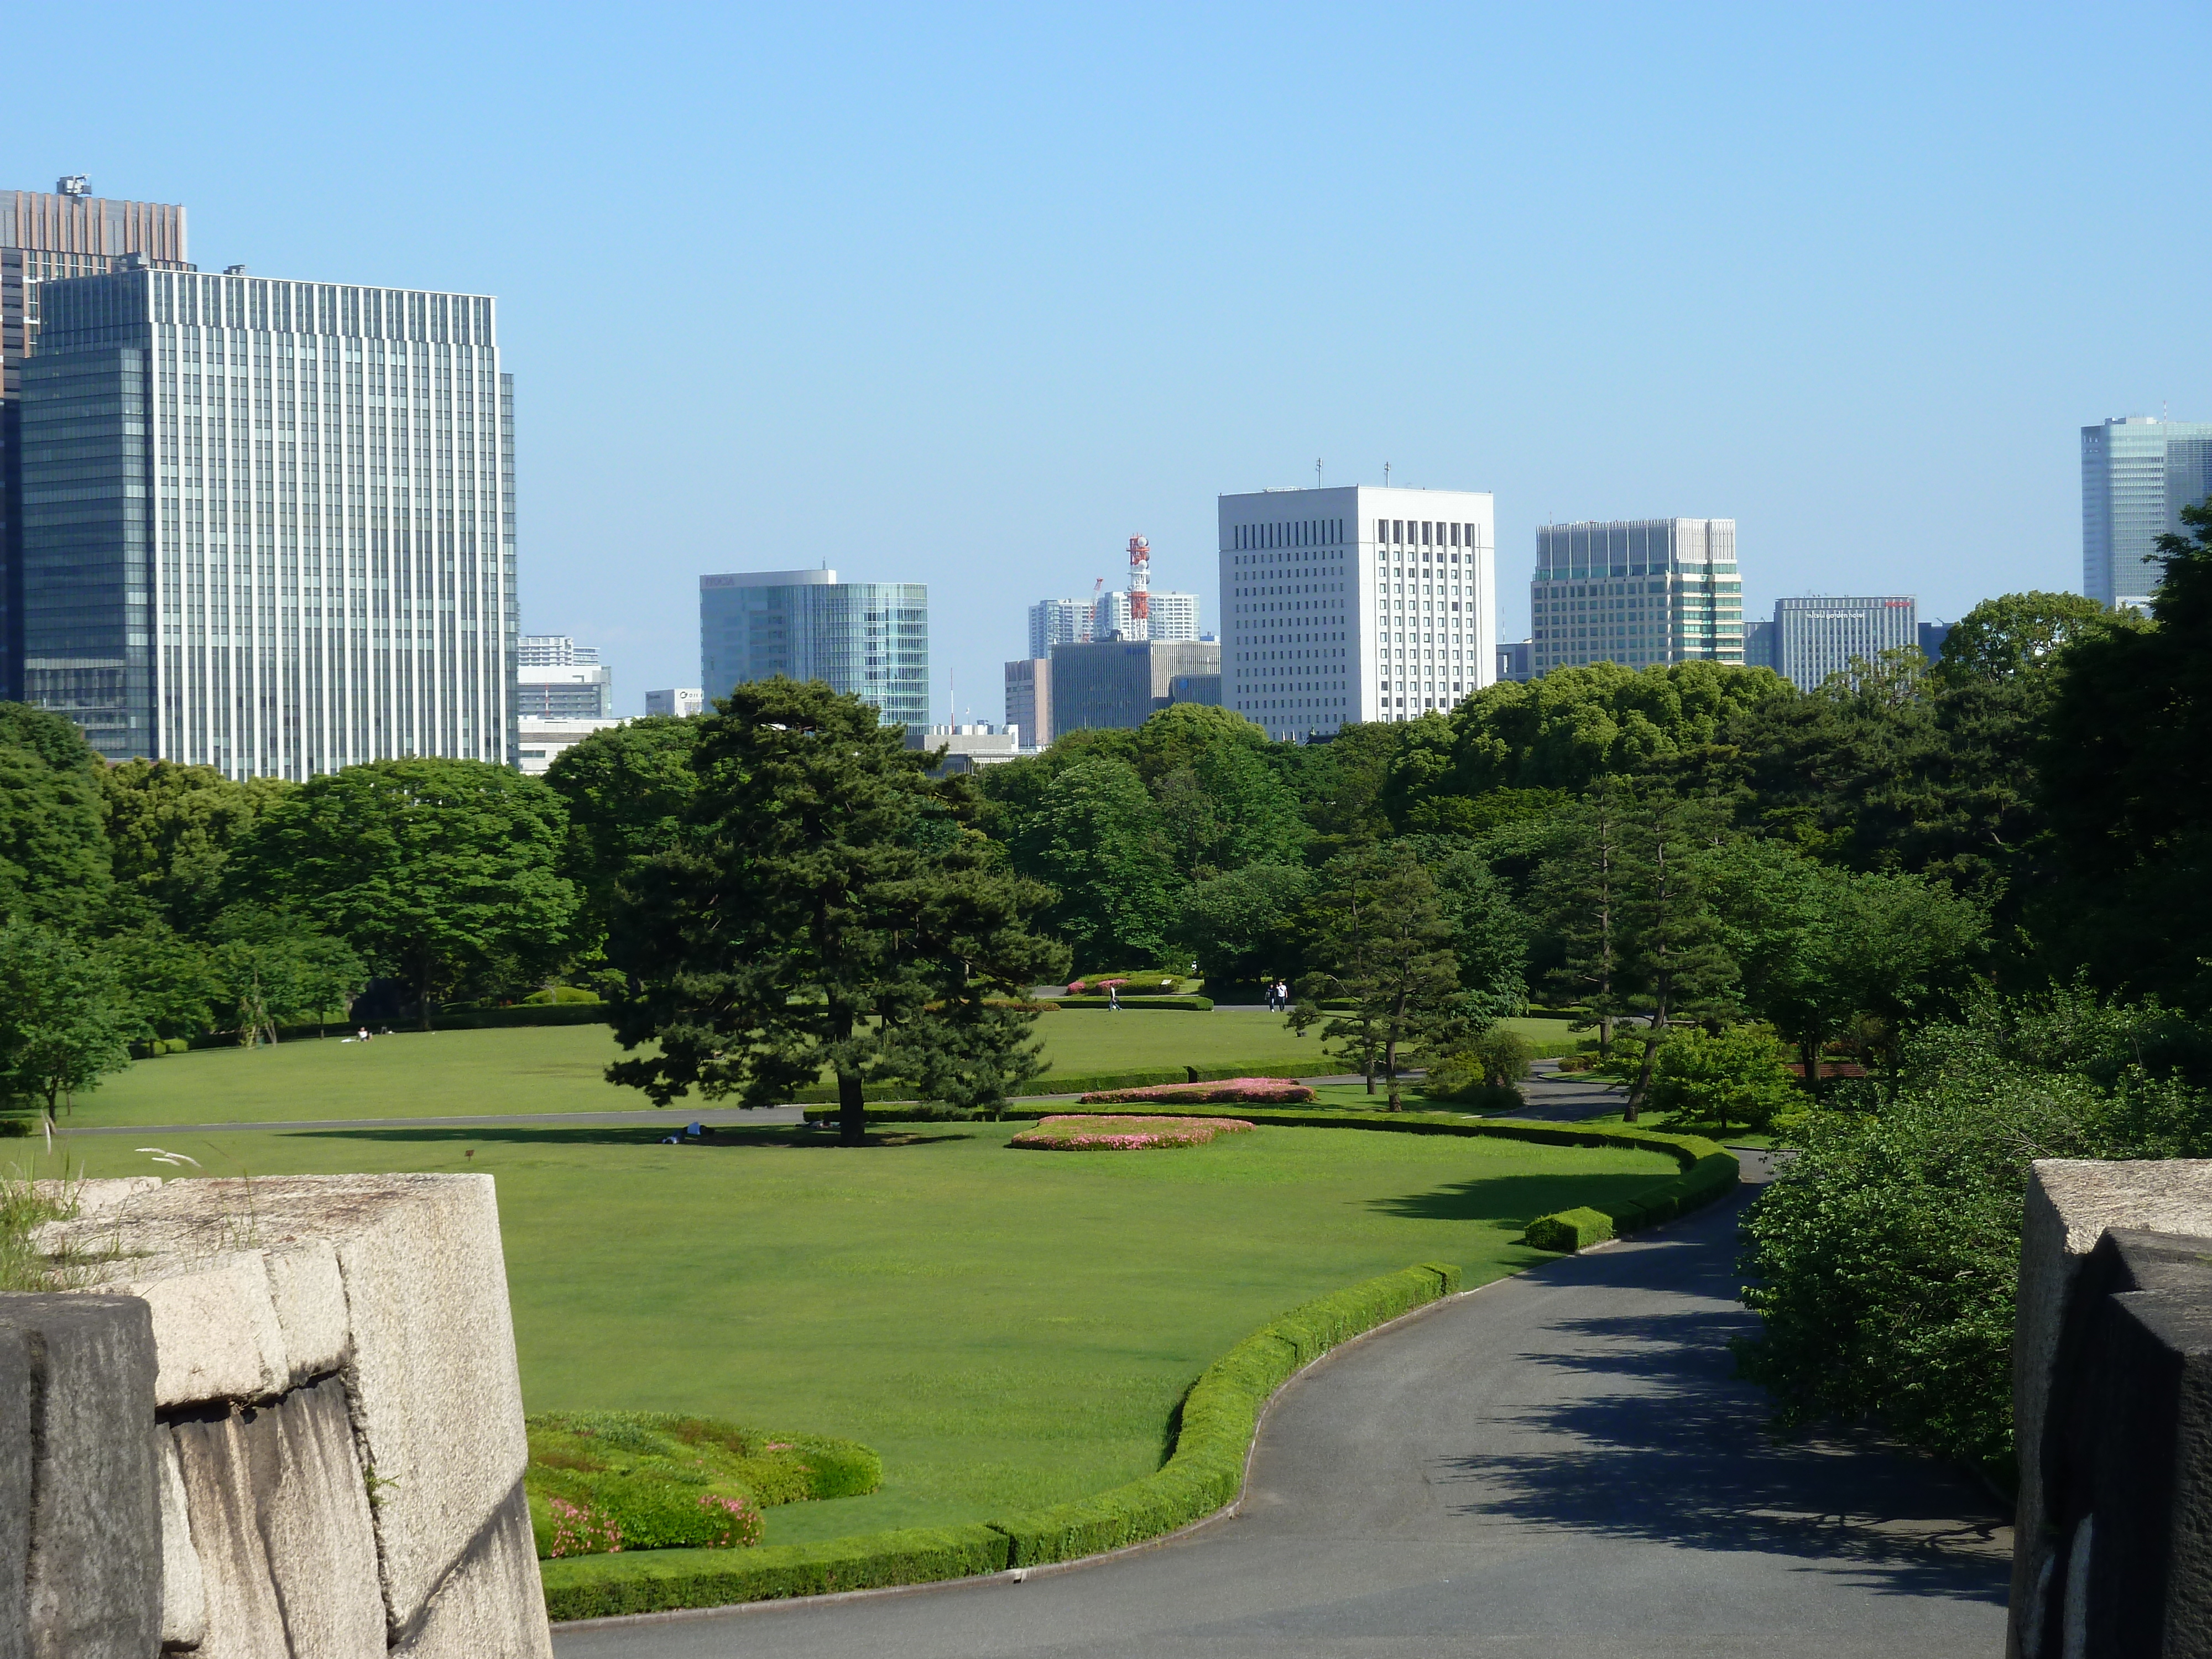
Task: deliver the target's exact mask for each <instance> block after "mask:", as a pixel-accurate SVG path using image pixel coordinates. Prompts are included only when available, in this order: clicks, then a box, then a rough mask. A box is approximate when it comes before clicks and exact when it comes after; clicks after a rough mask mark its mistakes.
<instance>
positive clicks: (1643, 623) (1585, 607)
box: [1528, 519, 1743, 674]
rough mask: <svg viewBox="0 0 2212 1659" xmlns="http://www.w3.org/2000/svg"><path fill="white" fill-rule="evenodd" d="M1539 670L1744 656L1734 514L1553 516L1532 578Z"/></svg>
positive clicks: (1539, 541) (1541, 534) (1542, 534)
mask: <svg viewBox="0 0 2212 1659" xmlns="http://www.w3.org/2000/svg"><path fill="white" fill-rule="evenodd" d="M1528 611H1529V616H1530V617H1531V619H1532V622H1533V626H1532V628H1531V629H1530V633H1531V634H1532V635H1533V636H1534V639H1533V644H1534V652H1533V654H1534V658H1535V663H1534V668H1535V671H1536V672H1537V673H1538V674H1546V673H1549V672H1550V671H1552V670H1553V669H1554V668H1564V667H1571V666H1576V665H1582V664H1585V663H1594V662H1615V663H1620V664H1622V665H1625V666H1627V667H1630V668H1643V667H1646V666H1649V665H1651V664H1653V663H1670V662H1700V661H1702V662H1732V663H1740V662H1741V661H1742V660H1743V580H1742V578H1741V576H1740V575H1738V574H1737V571H1736V562H1735V520H1734V519H1626V520H1614V521H1613V522H1611V523H1607V524H1601V523H1595V522H1588V523H1582V524H1547V525H1544V526H1541V527H1540V528H1539V529H1538V530H1537V532H1536V575H1535V579H1534V580H1533V581H1531V582H1530V583H1529V585H1528Z"/></svg>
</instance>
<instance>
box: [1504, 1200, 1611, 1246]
mask: <svg viewBox="0 0 2212 1659" xmlns="http://www.w3.org/2000/svg"><path fill="white" fill-rule="evenodd" d="M1611 1237H1613V1218H1612V1217H1611V1216H1609V1215H1607V1213H1606V1212H1604V1211H1602V1210H1592V1209H1578V1210H1561V1211H1560V1212H1559V1213H1558V1214H1556V1215H1540V1216H1538V1217H1537V1218H1535V1219H1534V1221H1532V1222H1530V1223H1529V1224H1528V1231H1527V1233H1525V1234H1524V1235H1523V1236H1522V1243H1526V1244H1528V1245H1531V1246H1533V1247H1534V1248H1535V1249H1540V1250H1559V1251H1561V1252H1564V1253H1565V1254H1567V1255H1572V1254H1573V1253H1574V1252H1575V1251H1577V1250H1580V1249H1588V1248H1589V1246H1590V1245H1592V1244H1596V1243H1601V1242H1602V1241H1604V1240H1606V1239H1608V1238H1611Z"/></svg>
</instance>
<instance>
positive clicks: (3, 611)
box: [0, 176, 191, 701]
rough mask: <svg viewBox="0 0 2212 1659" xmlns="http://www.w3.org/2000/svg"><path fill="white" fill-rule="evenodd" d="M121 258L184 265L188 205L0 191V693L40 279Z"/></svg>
mask: <svg viewBox="0 0 2212 1659" xmlns="http://www.w3.org/2000/svg"><path fill="white" fill-rule="evenodd" d="M125 264H143V265H149V266H152V267H154V268H155V269H156V270H191V266H190V265H188V264H185V210H184V209H183V208H181V207H179V206H177V205H175V204H173V203H164V202H122V201H109V200H107V199H106V198H105V197H98V196H94V195H93V194H92V193H91V191H90V188H89V187H88V185H86V183H85V181H84V180H83V179H82V178H78V177H75V176H71V177H70V178H66V179H62V180H61V181H60V182H59V183H58V184H57V185H56V186H55V187H54V189H53V191H52V192H48V191H39V190H0V699H4V700H9V701H21V698H22V696H23V518H22V489H23V477H22V459H23V444H22V436H21V433H20V432H19V431H18V430H17V421H18V417H19V416H21V412H22V405H21V401H20V400H21V393H22V372H23V361H24V359H25V358H27V357H28V356H31V355H32V353H33V351H35V350H36V349H38V343H39V285H40V283H48V282H52V281H55V280H56V279H58V278H60V277H64V276H102V275H105V274H106V272H108V271H111V270H121V269H122V268H123V267H124V266H125Z"/></svg>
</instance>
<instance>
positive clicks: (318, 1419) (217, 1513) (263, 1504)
mask: <svg viewBox="0 0 2212 1659" xmlns="http://www.w3.org/2000/svg"><path fill="white" fill-rule="evenodd" d="M169 1433H170V1435H171V1436H172V1437H173V1440H174V1443H175V1445H176V1449H177V1455H178V1462H179V1470H180V1473H181V1477H182V1480H183V1484H184V1488H185V1505H186V1508H187V1510H189V1512H190V1515H191V1539H192V1547H193V1549H194V1551H195V1553H197V1557H198V1559H199V1565H200V1571H201V1573H202V1575H203V1577H204V1584H205V1595H204V1605H205V1609H206V1612H205V1634H204V1637H203V1638H202V1640H201V1643H200V1645H199V1649H198V1652H199V1655H200V1659H382V1656H383V1654H384V1652H385V1650H386V1640H385V1638H386V1630H385V1620H384V1602H383V1597H382V1595H380V1591H379V1588H378V1583H377V1567H376V1543H375V1538H374V1531H373V1528H371V1525H370V1522H369V1506H368V1491H367V1488H366V1486H364V1485H363V1483H362V1471H361V1466H360V1463H359V1462H358V1461H357V1460H356V1456H355V1452H354V1443H353V1427H352V1423H351V1420H350V1414H349V1411H348V1408H347V1401H346V1395H345V1387H344V1384H343V1383H341V1382H340V1381H339V1380H338V1379H337V1377H334V1376H333V1377H326V1378H325V1379H324V1380H323V1381H322V1382H321V1383H318V1384H316V1385H315V1386H313V1387H312V1388H307V1389H297V1390H295V1392H293V1393H291V1394H289V1395H285V1396H284V1397H283V1399H282V1400H279V1401H276V1403H275V1404H273V1405H269V1406H262V1407H244V1408H242V1409H240V1410H239V1411H237V1412H234V1413H212V1412H211V1413H204V1414H203V1415H201V1416H198V1417H196V1418H187V1419H180V1420H178V1421H176V1422H173V1423H172V1424H171V1425H170V1427H169Z"/></svg>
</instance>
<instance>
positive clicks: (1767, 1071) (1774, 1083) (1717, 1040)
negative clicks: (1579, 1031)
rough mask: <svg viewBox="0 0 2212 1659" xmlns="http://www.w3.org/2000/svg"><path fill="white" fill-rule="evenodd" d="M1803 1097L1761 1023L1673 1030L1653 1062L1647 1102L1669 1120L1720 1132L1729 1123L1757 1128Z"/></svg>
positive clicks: (1779, 1047) (1768, 1124) (1771, 1035)
mask: <svg viewBox="0 0 2212 1659" xmlns="http://www.w3.org/2000/svg"><path fill="white" fill-rule="evenodd" d="M1804 1101H1805V1095H1804V1092H1803V1091H1802V1090H1801V1089H1799V1088H1798V1086H1797V1084H1796V1079H1794V1078H1792V1076H1791V1075H1790V1066H1789V1064H1788V1062H1787V1061H1786V1060H1784V1058H1783V1049H1782V1044H1781V1043H1780V1042H1778V1040H1777V1039H1776V1037H1775V1035H1774V1033H1773V1032H1772V1031H1771V1030H1767V1029H1766V1028H1765V1027H1764V1026H1759V1025H1735V1026H1730V1027H1729V1029H1728V1030H1724V1031H1722V1032H1721V1033H1719V1034H1718V1035H1717V1036H1716V1035H1714V1034H1712V1033H1711V1032H1707V1031H1704V1030H1699V1029H1697V1028H1695V1027H1692V1028H1691V1029H1689V1030H1682V1031H1676V1032H1674V1033H1673V1034H1671V1035H1670V1036H1668V1039H1667V1041H1666V1042H1665V1043H1663V1044H1662V1045H1661V1047H1660V1049H1659V1057H1658V1059H1657V1060H1656V1061H1655V1062H1654V1063H1653V1066H1652V1077H1651V1098H1650V1107H1651V1109H1652V1110H1654V1111H1656V1112H1664V1113H1665V1114H1666V1115H1667V1117H1668V1121H1669V1122H1672V1123H1678V1124H1685V1125H1686V1124H1692V1123H1695V1124H1700V1125H1702V1124H1708V1123H1710V1124H1711V1125H1713V1126H1714V1127H1716V1128H1717V1129H1718V1130H1719V1131H1720V1133H1723V1134H1726V1133H1728V1128H1729V1125H1730V1124H1731V1123H1735V1124H1741V1126H1742V1127H1744V1128H1746V1129H1748V1130H1761V1129H1765V1128H1769V1127H1771V1126H1772V1125H1773V1123H1774V1121H1775V1118H1776V1116H1777V1115H1779V1114H1784V1113H1787V1112H1789V1111H1790V1110H1791V1109H1792V1108H1794V1107H1796V1106H1800V1105H1802V1104H1803V1103H1804Z"/></svg>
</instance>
